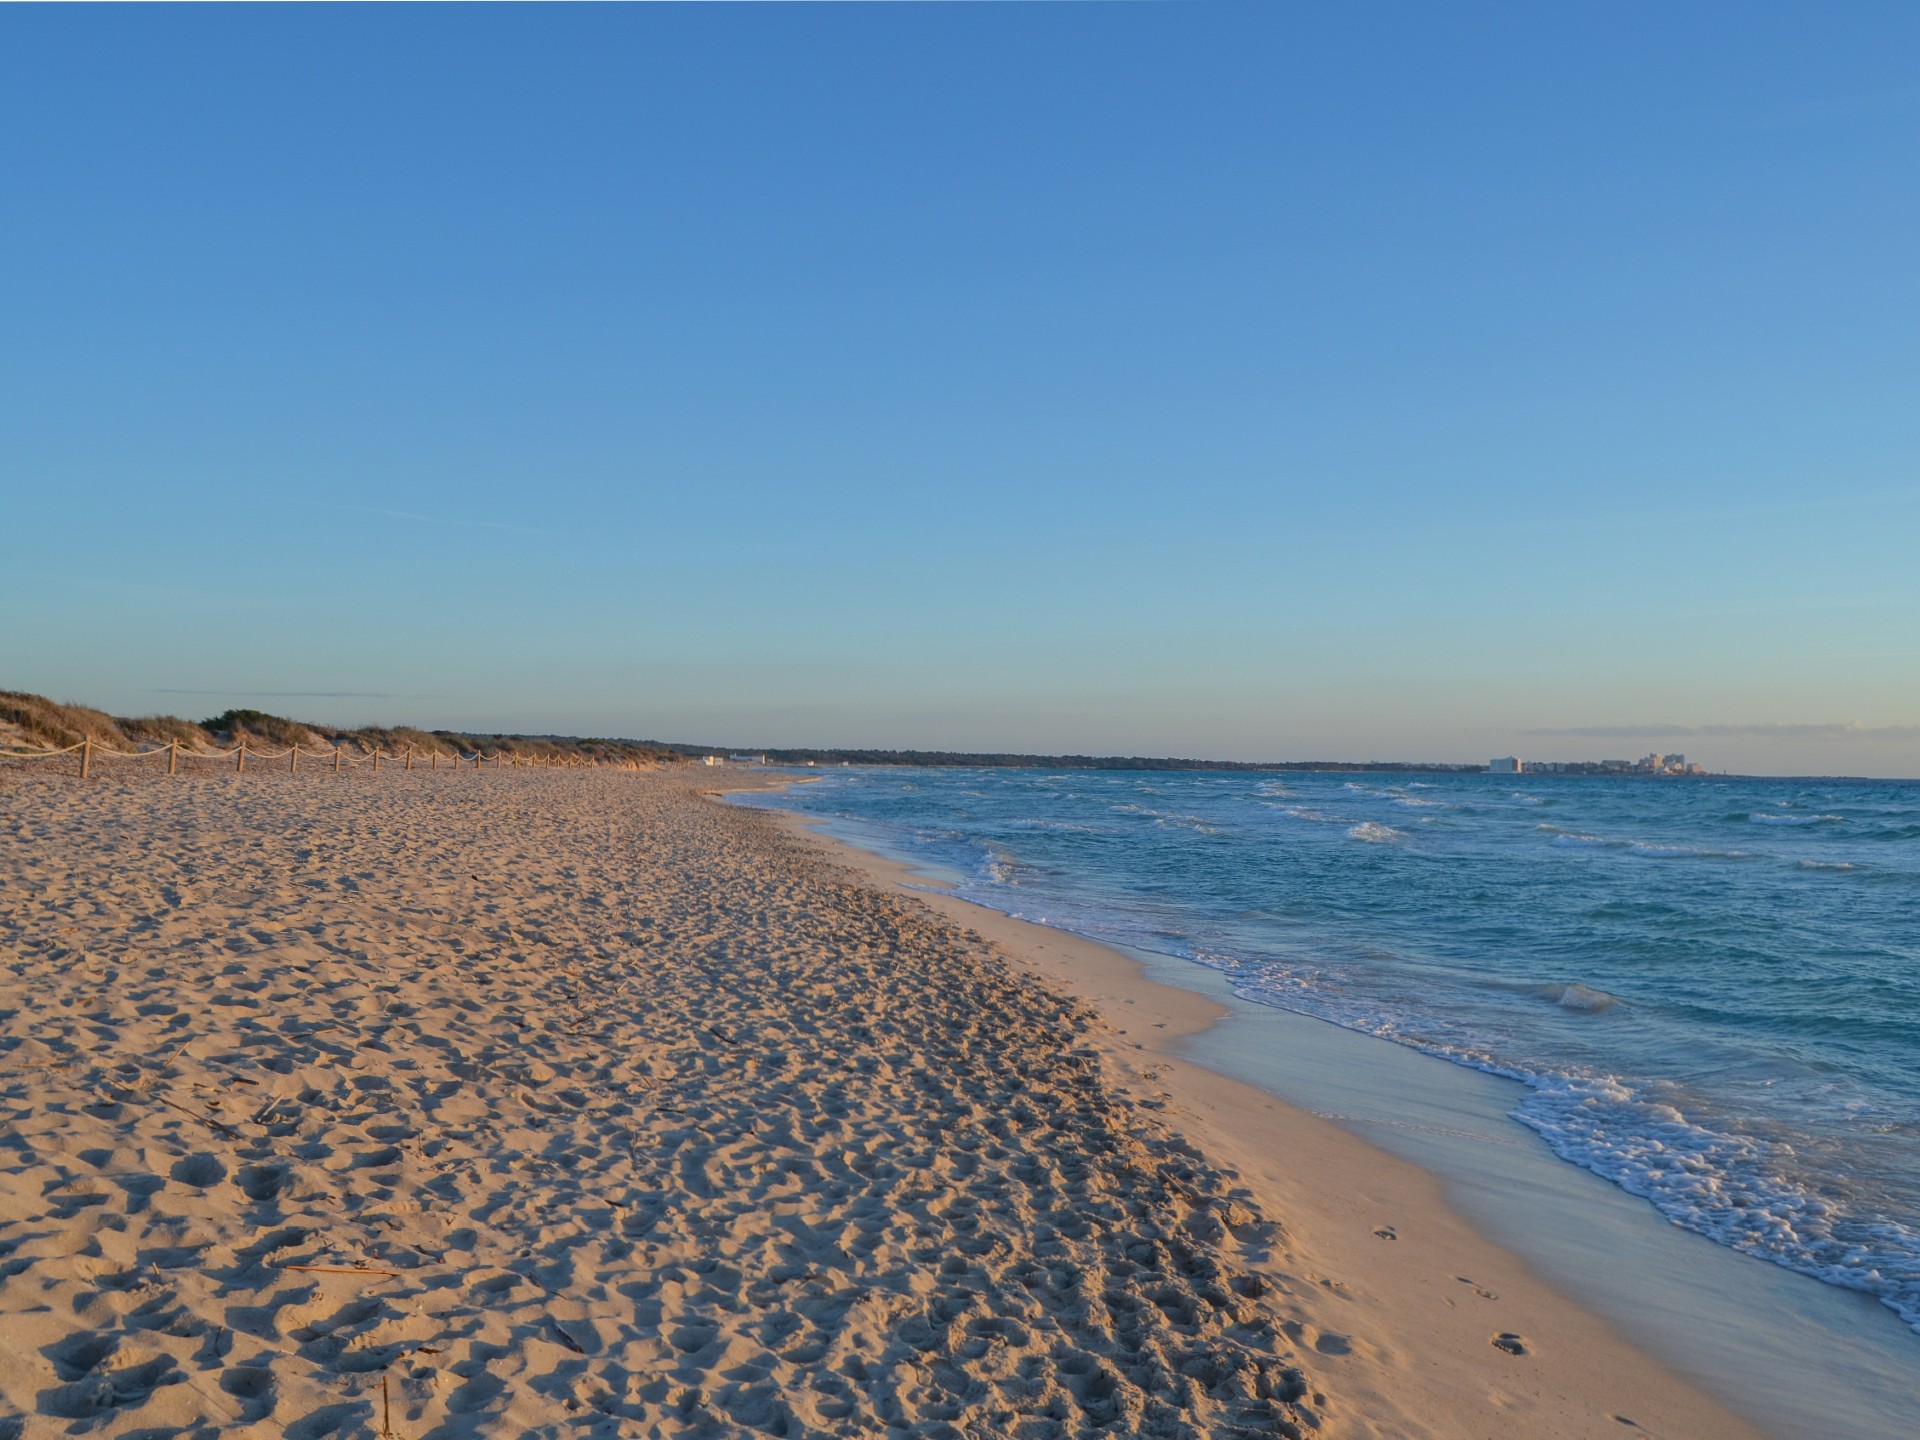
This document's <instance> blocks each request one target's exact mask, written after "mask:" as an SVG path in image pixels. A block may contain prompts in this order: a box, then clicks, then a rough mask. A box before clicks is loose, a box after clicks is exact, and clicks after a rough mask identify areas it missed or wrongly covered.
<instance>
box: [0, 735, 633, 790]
mask: <svg viewBox="0 0 1920 1440" xmlns="http://www.w3.org/2000/svg"><path fill="white" fill-rule="evenodd" d="M69 755H77V756H78V757H79V761H78V764H79V770H80V778H81V779H82V780H88V779H91V778H92V777H93V769H94V764H95V762H97V761H102V760H111V761H129V762H134V763H141V762H145V761H149V760H152V761H156V762H157V761H159V760H162V759H164V760H165V761H166V762H167V774H169V775H177V774H179V773H180V765H181V762H182V761H185V762H187V763H188V764H189V765H192V764H198V763H203V762H211V763H222V764H224V762H226V761H228V760H231V761H232V762H233V769H234V771H235V773H237V774H243V775H244V774H245V773H246V769H247V762H248V761H249V760H251V761H254V762H255V763H256V765H259V764H269V763H272V762H275V761H280V760H284V761H286V762H287V771H288V773H290V774H294V775H297V774H299V773H300V757H301V756H302V755H305V756H307V757H308V758H309V759H312V760H318V761H320V762H321V768H322V769H327V770H332V771H333V772H334V773H335V774H339V773H341V772H343V771H346V770H371V771H372V772H373V773H375V774H376V775H377V774H378V773H379V772H380V765H381V762H382V761H383V760H384V761H385V762H386V765H387V768H388V769H389V770H392V769H399V770H403V771H404V770H412V769H414V768H415V767H416V764H417V765H418V766H419V768H421V769H426V770H440V769H442V768H444V769H447V770H459V769H472V770H479V769H482V768H484V767H486V766H489V765H490V766H493V767H494V768H495V769H498V768H500V767H501V766H511V767H513V768H516V769H518V768H522V767H526V768H533V767H541V768H553V767H574V766H581V765H601V764H606V763H608V762H605V761H595V760H585V759H575V758H573V757H571V756H566V757H549V756H539V755H521V754H518V753H516V752H514V751H511V750H495V751H494V752H493V753H492V754H491V755H489V754H488V753H487V752H486V751H485V750H479V749H476V750H474V751H473V752H472V753H470V754H469V753H467V752H464V751H460V750H455V751H454V753H453V754H452V755H443V754H442V753H441V752H440V751H438V750H428V751H426V752H425V753H424V754H422V753H421V752H420V751H419V749H418V747H416V746H413V745H409V746H407V748H406V749H405V750H382V749H381V748H380V747H379V746H378V745H376V746H374V747H373V749H372V751H371V752H370V753H369V752H361V753H359V754H349V753H348V752H347V749H346V747H344V746H340V745H335V746H330V747H321V748H315V747H314V746H311V745H289V746H288V747H287V748H286V749H284V750H256V749H254V748H253V747H252V746H251V745H249V744H248V743H247V741H246V740H245V739H242V740H241V741H240V743H239V744H238V745H235V746H233V747H232V748H231V749H228V750H191V749H188V748H187V747H185V746H183V745H182V744H181V743H180V742H179V741H178V740H174V741H170V742H168V743H167V744H165V745H156V746H154V747H152V748H151V749H147V750H115V749H113V748H111V747H110V746H106V745H98V744H95V743H94V741H93V740H92V739H90V738H89V739H85V740H82V741H81V742H80V743H79V744H77V745H67V746H63V747H61V748H59V749H18V748H0V765H4V764H6V763H7V762H16V763H19V764H21V765H31V764H34V763H37V762H40V761H48V760H59V759H61V758H63V757H65V756H69ZM442 760H445V761H446V762H447V763H446V765H445V766H444V767H443V766H442V765H441V764H440V762H441V761H442ZM614 763H617V765H618V768H620V769H623V770H636V769H638V768H640V767H639V765H638V764H637V762H635V761H632V760H625V761H619V762H614Z"/></svg>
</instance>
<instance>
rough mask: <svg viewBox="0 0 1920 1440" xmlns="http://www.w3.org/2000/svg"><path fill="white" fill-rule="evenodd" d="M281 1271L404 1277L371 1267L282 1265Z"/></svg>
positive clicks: (399, 1271) (397, 1271)
mask: <svg viewBox="0 0 1920 1440" xmlns="http://www.w3.org/2000/svg"><path fill="white" fill-rule="evenodd" d="M280 1268H281V1269H282V1270H315V1271H319V1272H320V1273H321V1274H324V1275H404V1274H405V1273H406V1272H405V1271H404V1270H376V1269H375V1268H374V1267H373V1266H371V1265H282V1266H281V1267H280Z"/></svg>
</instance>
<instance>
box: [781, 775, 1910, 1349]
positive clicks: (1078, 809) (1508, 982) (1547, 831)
mask: <svg viewBox="0 0 1920 1440" xmlns="http://www.w3.org/2000/svg"><path fill="white" fill-rule="evenodd" d="M808 773H809V774H810V775H817V776H819V779H818V781H817V783H814V784H808V785H803V786H797V787H794V788H792V789H789V790H787V791H784V792H781V793H779V794H778V795H775V796H766V797H762V799H761V800H760V802H759V803H772V804H777V805H779V806H780V807H782V808H786V809H793V810H797V811H799V812H801V813H802V814H806V815H810V816H813V817H816V818H820V819H824V820H827V821H829V822H830V823H831V826H832V828H834V829H835V830H837V831H838V832H839V833H841V834H843V835H845V836H846V837H847V838H849V839H853V840H855V841H857V842H861V843H865V844H867V845H868V846H870V847H871V848H874V849H878V850H882V851H884V852H888V853H892V854H895V855H899V856H902V857H905V858H908V859H911V860H913V861H915V862H917V863H919V864H921V865H923V866H926V867H928V868H929V869H931V870H933V871H934V872H936V873H939V874H941V875H943V876H945V877H947V878H948V879H949V880H950V881H951V883H952V885H953V888H954V889H955V890H956V891H957V892H958V893H960V894H961V895H963V896H965V897H967V898H969V899H972V900H976V901H979V902H981V903H984V904H987V905H990V906H993V907H995V908H997V909H1000V910H1003V911H1007V912H1010V913H1013V914H1016V915H1019V916H1022V917H1023V918H1026V919H1028V920H1034V921H1038V922H1041V923H1044V924H1047V925H1053V926H1058V927H1060V928H1063V929H1067V930H1072V931H1075V932H1077V933H1080V934H1083V935H1087V936H1090V937H1093V938H1095V939H1101V940H1106V941H1110V942H1114V943H1118V944H1122V945H1126V946H1129V947H1134V948H1138V949H1145V950H1151V951H1158V952H1161V953H1163V954H1167V955H1172V956H1177V957H1180V958H1183V959H1186V960H1189V961H1191V962H1192V963H1194V964H1195V965H1204V966H1208V967H1210V968H1212V969H1214V970H1216V971H1219V972H1222V973H1224V975H1225V976H1226V977H1227V978H1228V979H1229V980H1230V982H1231V984H1232V985H1233V987H1234V989H1235V990H1237V991H1238V992H1239V993H1240V994H1241V995H1242V996H1244V997H1246V998H1247V999H1250V1000H1254V1001H1257V1002H1261V1003H1263V1004H1267V1005H1273V1006H1279V1007H1283V1008H1286V1009H1290V1010H1296V1011H1300V1012H1304V1013H1306V1014H1308V1015H1313V1016H1316V1017H1319V1018H1321V1019H1326V1020H1331V1021H1334V1022H1336V1023H1338V1024H1340V1025H1344V1026H1348V1027H1350V1028H1353V1029H1356V1030H1361V1031H1365V1032H1368V1033H1371V1034H1374V1035H1379V1036H1383V1037H1386V1038H1389V1039H1392V1040H1396V1041H1399V1042H1401V1043H1403V1044H1406V1045H1410V1046H1414V1047H1417V1048H1418V1049H1421V1050H1424V1051H1427V1052H1430V1053H1432V1054H1435V1055H1440V1056H1443V1057H1445V1058H1447V1059H1450V1060H1453V1061H1455V1062H1457V1063H1459V1064H1462V1065H1469V1066H1474V1067H1476V1068H1479V1069H1484V1070H1489V1071H1493V1072H1496V1073H1499V1074H1502V1075H1507V1076H1511V1077H1513V1078H1515V1079H1518V1080H1520V1081H1522V1082H1524V1084H1525V1085H1526V1087H1527V1089H1526V1092H1525V1098H1524V1099H1523V1101H1522V1102H1521V1104H1520V1105H1519V1107H1518V1109H1517V1110H1516V1111H1515V1112H1514V1118H1515V1119H1517V1120H1519V1121H1520V1122H1521V1123H1523V1124H1525V1125H1528V1126H1530V1127H1532V1128H1533V1129H1534V1130H1536V1131H1538V1132H1539V1133H1540V1135H1541V1136H1542V1137H1544V1139H1545V1140H1546V1141H1547V1143H1548V1144H1549V1145H1550V1146H1551V1147H1552V1148H1553V1150H1554V1151H1555V1152H1556V1153H1558V1154H1559V1155H1560V1156H1561V1157H1563V1158H1564V1159H1565V1160H1567V1161H1569V1162H1570V1163H1573V1164H1576V1165H1581V1166H1584V1167H1586V1168H1588V1169H1590V1170H1592V1171H1594V1172H1595V1173H1597V1174H1599V1175H1602V1176H1604V1177H1606V1178H1607V1179H1609V1180H1611V1181H1613V1182H1614V1183H1616V1184H1618V1185H1620V1186H1621V1187H1623V1188H1624V1189H1626V1190H1628V1191H1630V1192H1631V1193H1633V1194H1635V1195H1639V1196H1643V1197H1645V1198H1646V1199H1647V1200H1648V1201H1649V1202H1650V1203H1651V1204H1653V1205H1654V1206H1656V1207H1657V1208H1658V1209H1659V1210H1660V1211H1662V1212H1663V1213H1664V1214H1665V1215H1667V1216H1668V1217H1669V1218H1670V1219H1671V1220H1673V1221H1674V1222H1675V1223H1677V1224H1680V1225H1683V1226H1685V1227H1687V1228H1689V1229H1692V1230H1695V1231H1698V1232H1699V1233H1701V1234H1703V1235H1707V1236H1710V1237H1711V1238H1713V1239H1715V1240H1718V1241H1720V1242H1722V1243H1724V1244H1726V1245H1729V1246H1732V1247H1734V1248H1736V1249H1739V1250H1742V1251H1745V1252H1748V1253H1750V1254H1753V1255H1757V1256H1761V1257H1763V1258H1765V1259H1768V1260H1772V1261H1775V1262H1777V1263H1778V1264H1781V1265H1784V1266H1788V1267H1790V1268H1792V1269H1795V1270H1798V1271H1801V1272H1803V1273H1806V1274H1808V1275H1813V1276H1817V1277H1818V1278H1820V1279H1822V1280H1825V1281H1828V1282H1830V1283H1832V1284H1835V1285H1844V1286H1847V1287H1850V1288H1853V1289H1857V1290H1861V1291H1865V1292H1867V1293H1870V1294H1872V1295H1874V1296H1876V1297H1878V1298H1879V1299H1880V1300H1882V1301H1883V1302H1884V1303H1885V1304H1887V1305H1888V1306H1889V1307H1891V1308H1892V1309H1893V1310H1895V1311H1896V1312H1897V1313H1898V1314H1899V1315H1900V1316H1901V1318H1902V1319H1904V1320H1905V1321H1906V1322H1907V1323H1908V1324H1909V1325H1911V1326H1914V1327H1915V1328H1916V1329H1920V783H1907V782H1886V781H1833V780H1806V781H1801V780H1755V779H1738V778H1720V777H1706V778H1692V779H1678V778H1671V779H1654V778H1641V777H1622V778H1602V777H1585V776H1567V777H1556V776H1533V775H1526V776H1493V775H1449V774H1434V775H1409V774H1394V775H1383V774H1374V773H1327V772H1313V773H1302V772H1285V773H1252V772H1166V771H1157V772H1134V771H1084V770H1076V771H1047V770H972V769H967V770H926V769H892V768H887V769H882V768H866V769H850V770H836V771H831V772H824V773H822V772H808Z"/></svg>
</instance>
